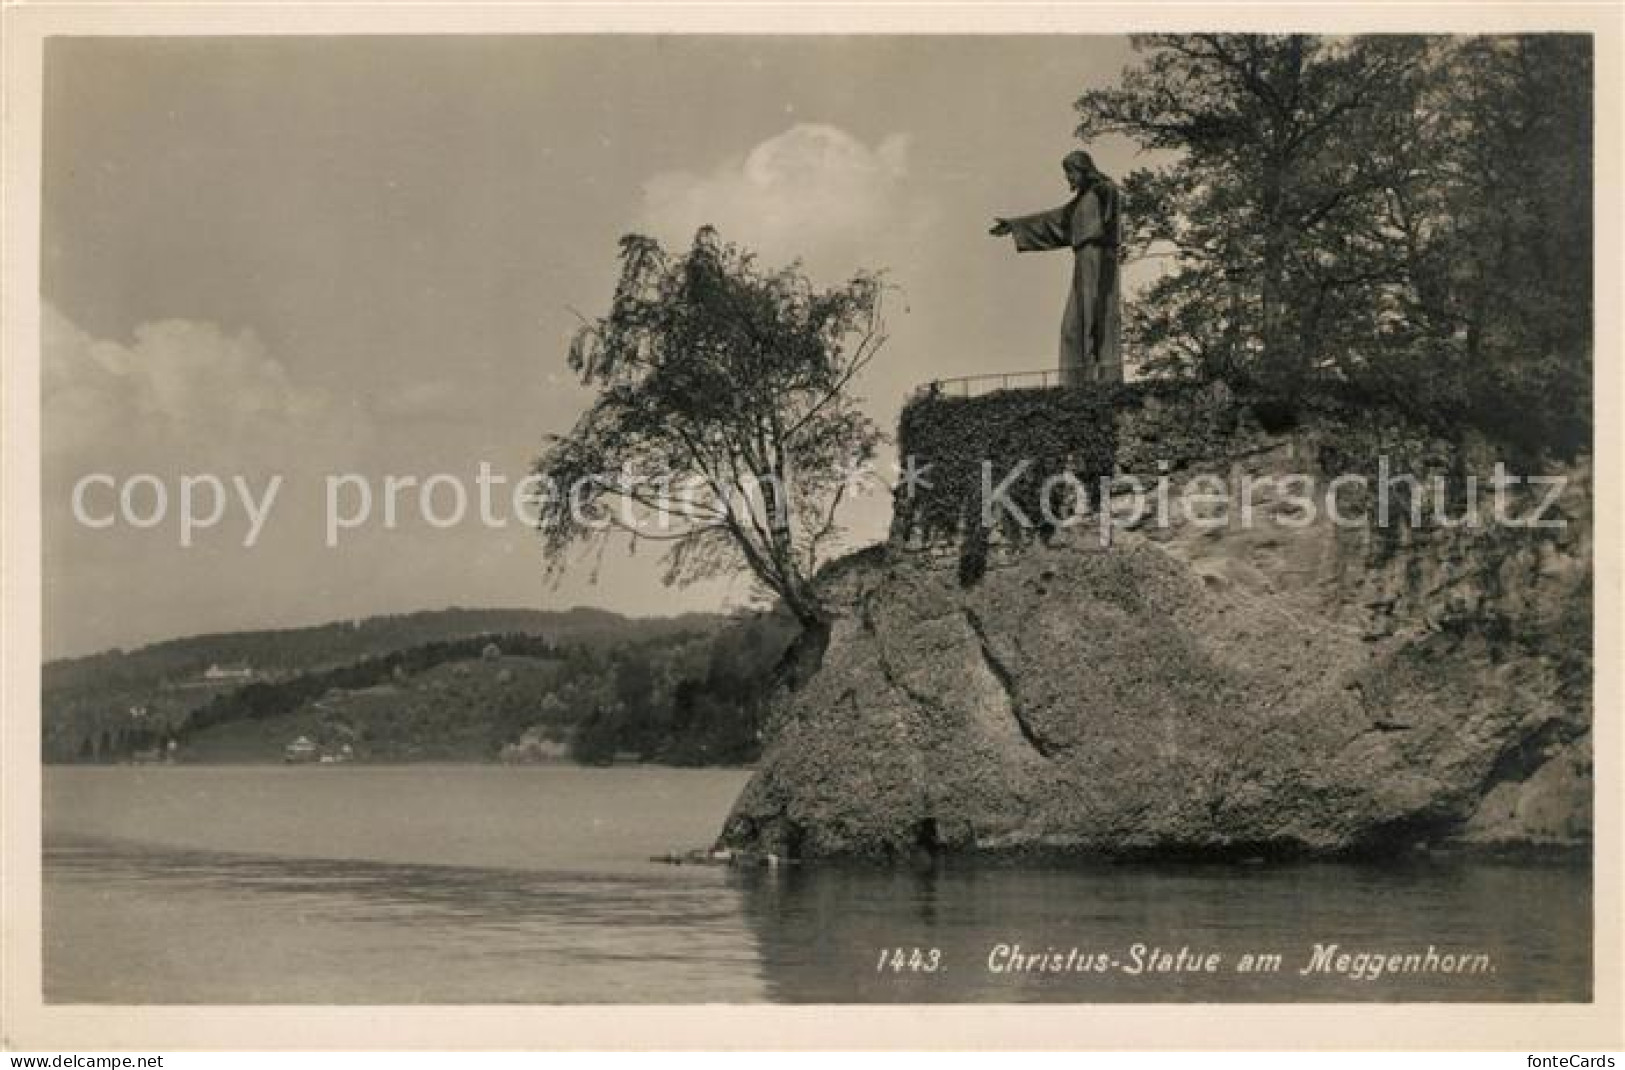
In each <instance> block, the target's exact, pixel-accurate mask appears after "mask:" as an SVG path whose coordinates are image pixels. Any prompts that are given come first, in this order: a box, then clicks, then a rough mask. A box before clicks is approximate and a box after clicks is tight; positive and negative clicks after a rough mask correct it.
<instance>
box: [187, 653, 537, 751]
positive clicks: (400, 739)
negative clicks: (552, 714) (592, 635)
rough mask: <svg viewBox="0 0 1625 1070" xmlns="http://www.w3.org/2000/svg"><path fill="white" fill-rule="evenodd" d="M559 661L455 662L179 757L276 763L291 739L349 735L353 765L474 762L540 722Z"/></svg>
mask: <svg viewBox="0 0 1625 1070" xmlns="http://www.w3.org/2000/svg"><path fill="white" fill-rule="evenodd" d="M557 674H558V663H557V662H554V661H548V660H543V659H539V658H522V657H502V658H496V659H494V660H490V661H483V660H477V661H459V662H453V663H450V664H447V665H441V666H438V667H436V668H434V669H430V670H429V671H427V672H423V673H419V674H417V675H415V676H410V677H407V678H405V679H404V680H396V681H394V682H392V683H389V684H382V685H379V686H377V687H371V688H367V689H365V690H362V691H352V692H344V693H340V694H337V695H332V696H329V697H327V698H325V699H322V700H318V702H312V703H306V704H305V705H303V706H301V707H299V708H298V709H296V710H294V711H292V712H291V713H287V714H284V715H282V716H279V717H269V718H265V719H263V720H244V721H234V722H231V723H228V724H223V725H216V726H215V727H213V728H209V729H206V730H204V731H202V732H198V733H196V734H195V735H193V736H192V737H191V738H190V739H189V740H188V742H187V746H186V749H185V751H184V752H183V757H184V758H185V760H188V761H199V762H266V761H280V760H281V758H282V750H283V748H284V747H285V746H286V745H287V744H288V743H290V742H292V741H293V740H294V739H296V738H297V737H299V736H308V737H309V738H311V739H312V740H316V741H318V742H324V743H325V742H329V741H332V742H337V741H339V740H341V739H344V738H348V737H347V736H346V735H345V734H344V731H343V728H342V727H341V726H345V727H348V728H349V729H351V730H353V733H354V743H353V746H354V748H355V751H356V754H357V757H358V758H359V759H360V760H362V761H427V760H441V761H476V760H486V759H489V758H492V757H494V756H495V755H496V753H497V751H498V750H499V749H500V747H501V745H502V743H504V742H511V741H512V740H513V739H514V738H515V737H516V736H517V735H518V734H519V732H520V731H521V730H522V729H523V728H525V727H529V726H531V725H534V724H539V723H541V722H542V721H543V720H544V719H545V715H544V714H543V713H542V712H541V701H542V699H543V697H544V696H545V695H546V694H547V693H548V691H549V689H550V687H551V685H552V683H553V681H554V679H555V678H556V676H557Z"/></svg>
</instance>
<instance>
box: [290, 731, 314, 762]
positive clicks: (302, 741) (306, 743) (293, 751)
mask: <svg viewBox="0 0 1625 1070" xmlns="http://www.w3.org/2000/svg"><path fill="white" fill-rule="evenodd" d="M320 757H321V752H320V750H319V749H318V748H317V746H316V744H315V743H313V742H312V741H311V739H310V737H309V736H300V737H299V738H298V739H296V740H294V741H293V742H292V743H289V744H288V745H287V746H286V747H283V748H282V760H283V761H285V762H314V761H316V760H317V759H319V758H320Z"/></svg>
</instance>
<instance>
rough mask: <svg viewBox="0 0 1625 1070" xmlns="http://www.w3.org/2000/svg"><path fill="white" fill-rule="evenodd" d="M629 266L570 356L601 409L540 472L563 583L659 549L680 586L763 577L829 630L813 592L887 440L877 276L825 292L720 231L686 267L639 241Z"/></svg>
mask: <svg viewBox="0 0 1625 1070" xmlns="http://www.w3.org/2000/svg"><path fill="white" fill-rule="evenodd" d="M620 261H621V273H620V280H619V282H618V283H617V285H616V287H615V295H614V297H613V299H612V301H611V303H610V308H609V312H608V313H607V314H606V315H604V316H602V317H600V318H598V319H596V320H592V321H590V322H587V323H585V324H583V326H582V327H581V328H580V330H579V331H578V332H577V333H576V335H575V337H574V339H573V340H572V342H571V345H570V356H569V360H570V367H571V369H572V370H574V371H575V372H576V373H577V374H579V375H580V376H581V380H582V382H583V383H584V384H586V385H587V386H588V387H591V388H593V389H595V390H596V391H597V397H596V399H595V400H594V401H593V403H592V405H591V406H590V407H589V408H588V410H587V412H586V413H585V414H584V415H582V417H581V418H580V419H579V420H578V421H577V423H576V425H575V427H574V428H573V429H572V430H571V431H570V433H569V434H567V435H562V436H558V435H556V436H551V437H550V439H549V441H548V445H547V448H546V450H545V451H544V452H543V454H542V456H541V457H540V458H539V459H538V460H537V461H536V464H535V468H534V472H535V474H536V475H537V476H539V477H541V479H542V481H543V489H542V492H541V494H540V495H539V498H538V506H539V509H538V513H539V516H538V528H539V529H540V531H541V534H542V537H543V539H544V542H545V545H546V549H547V552H548V556H549V567H550V569H553V570H558V569H562V568H563V567H564V566H565V564H566V563H567V561H568V553H567V552H568V551H569V550H570V549H571V547H572V546H574V545H577V544H587V545H590V546H593V547H594V548H596V549H597V550H598V551H599V552H602V550H603V549H604V548H605V547H606V546H607V545H608V543H609V542H610V541H611V540H614V539H616V538H617V537H620V536H624V537H626V538H629V539H630V540H631V542H632V544H633V545H635V544H636V543H637V542H641V541H644V540H651V541H654V542H659V543H662V544H665V545H666V547H667V551H666V557H665V563H666V569H667V571H666V580H667V582H668V583H684V582H689V581H692V580H696V579H700V578H703V577H706V576H710V575H715V574H717V573H719V572H722V571H726V570H730V569H744V570H748V571H749V573H750V574H751V575H753V576H754V577H755V578H756V580H757V581H759V583H760V584H761V586H762V587H763V588H765V589H766V591H767V592H769V593H771V594H772V595H773V596H776V597H777V598H778V599H779V600H780V601H781V602H782V603H783V604H784V606H785V608H786V609H787V610H789V612H790V613H791V614H793V615H794V616H795V618H796V619H797V620H798V621H799V622H800V623H801V624H802V625H803V627H805V628H808V629H811V630H820V629H822V627H823V625H824V621H825V614H824V609H823V607H822V606H821V605H820V604H819V599H818V595H817V592H816V591H815V590H814V588H813V584H812V578H813V575H814V574H815V572H816V570H817V568H818V566H819V565H820V564H821V563H822V557H823V554H824V552H825V551H826V550H827V549H828V548H829V547H830V545H831V543H832V542H833V541H834V539H835V538H836V537H837V536H838V534H839V532H840V527H839V525H838V523H837V518H836V514H837V511H838V510H839V508H840V505H841V501H842V498H843V496H844V495H845V493H846V490H847V487H848V483H849V480H848V479H847V475H848V473H849V472H851V471H852V470H853V469H854V467H855V466H856V465H859V464H862V463H865V462H867V461H869V460H870V459H871V458H872V456H873V454H874V451H875V447H876V445H877V444H878V442H879V439H880V433H879V430H878V429H877V428H876V427H875V426H874V424H873V422H872V421H870V420H869V419H868V418H867V417H866V416H864V415H863V414H862V413H861V412H860V411H859V410H858V407H857V399H856V398H855V397H854V396H853V395H852V384H853V380H854V379H855V378H856V376H857V375H858V373H859V372H861V371H862V370H863V368H864V367H865V366H866V365H867V364H868V363H869V361H870V360H871V359H872V358H873V357H874V355H875V353H876V352H877V351H878V350H879V348H880V346H881V345H882V344H883V343H884V341H885V335H884V329H883V323H882V320H881V316H880V305H881V291H882V287H881V284H880V282H879V280H878V278H877V277H876V276H874V275H869V274H860V275H858V276H856V277H854V278H852V279H851V280H849V281H848V282H846V283H845V284H844V285H841V286H838V287H835V288H832V289H829V290H817V289H815V288H814V287H813V286H812V284H811V283H810V282H809V281H808V279H807V278H806V277H805V276H804V275H803V274H801V272H800V271H799V270H798V269H797V268H796V267H795V266H791V267H788V268H784V269H780V270H775V271H768V270H765V269H763V268H761V267H760V266H758V264H757V262H756V259H755V257H754V256H752V255H751V254H749V253H747V252H745V251H743V250H741V249H740V248H739V247H737V246H735V245H731V244H728V243H725V242H723V241H722V240H721V239H720V238H719V237H718V236H717V234H716V232H715V231H714V230H713V229H711V228H709V227H706V228H703V229H702V230H700V232H699V233H698V234H697V235H696V236H695V239H694V243H693V245H692V247H691V248H690V249H689V250H688V252H687V253H686V254H684V255H682V256H673V255H670V254H668V253H667V252H666V251H665V250H664V249H662V248H661V246H660V245H659V244H658V243H657V242H655V241H654V240H653V239H650V238H646V237H642V236H638V235H628V236H627V237H625V238H623V239H621V253H620Z"/></svg>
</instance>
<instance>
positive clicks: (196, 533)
mask: <svg viewBox="0 0 1625 1070" xmlns="http://www.w3.org/2000/svg"><path fill="white" fill-rule="evenodd" d="M1219 21H1220V20H1218V19H1217V18H1215V19H1214V22H1215V23H1217V22H1219ZM1280 23H1281V24H1280V26H1279V27H1278V28H1277V29H1276V30H1272V31H1270V32H1263V31H1259V32H1252V31H1247V32H1237V31H1234V30H1216V31H1214V32H1203V31H1201V29H1200V26H1199V24H1197V25H1195V26H1194V27H1193V28H1189V29H1182V30H1181V31H1180V32H1127V29H1128V28H1127V27H1125V32H1116V31H1115V30H1112V29H1111V25H1110V24H1102V26H1103V27H1104V29H1094V30H1090V29H1089V27H1088V25H1087V20H1084V21H1083V23H1082V24H1080V26H1079V27H1078V28H1077V29H1076V30H1075V31H1074V32H1065V33H1061V32H1056V33H1035V32H986V33H936V32H926V31H927V30H928V27H927V26H925V25H923V24H922V25H921V26H920V27H919V32H909V33H903V32H884V33H877V32H868V33H843V32H812V33H809V32H797V33H773V32H729V33H721V32H716V33H713V32H683V33H675V32H673V33H668V32H632V33H623V32H614V33H611V32H586V33H580V32H572V33H546V32H536V33H522V32H458V33H440V32H420V31H416V30H414V31H412V32H406V31H404V30H403V31H402V32H365V33H359V32H358V33H349V32H346V33H339V32H307V31H305V30H303V29H296V28H293V27H290V29H289V30H288V31H287V32H280V31H279V32H272V33H265V32H256V33H252V34H250V33H230V32H198V33H159V34H152V33H142V34H129V35H120V34H103V33H82V34H81V33H57V34H52V35H50V36H47V37H46V38H45V39H44V41H43V45H42V54H41V58H40V65H41V66H40V71H41V76H40V85H39V87H38V89H39V95H38V101H37V104H38V113H39V114H38V123H39V137H40V141H39V155H38V161H37V164H38V182H37V186H38V209H39V218H38V228H37V229H38V234H37V238H38V252H37V270H38V287H37V289H38V316H37V325H38V337H37V376H38V378H37V405H38V458H37V480H38V483H37V487H38V494H37V496H36V499H37V500H34V501H33V502H32V503H31V506H30V507H31V508H33V509H35V510H37V522H38V525H39V528H38V540H39V542H38V548H39V554H38V557H37V560H36V561H35V562H34V565H33V567H34V568H35V569H37V575H38V590H39V612H38V620H37V622H36V623H37V632H38V646H37V648H30V649H31V651H32V653H31V656H32V657H33V658H34V659H35V660H34V663H33V665H32V667H30V666H29V665H22V666H19V665H18V664H17V661H16V659H15V658H14V657H13V658H11V660H10V661H9V662H8V664H9V665H10V667H11V670H15V672H16V673H26V674H32V673H34V672H35V671H36V670H37V677H36V676H32V675H29V676H28V677H27V678H28V680H30V681H32V680H36V679H37V685H35V684H33V683H30V684H29V691H30V695H29V698H30V700H31V701H32V699H34V698H37V702H38V706H37V712H36V711H34V710H32V709H30V710H29V712H28V714H27V715H28V717H29V718H30V719H31V721H30V728H29V731H30V732H32V731H33V728H32V724H33V723H34V719H35V718H37V725H38V735H37V757H36V755H35V754H30V753H19V752H18V751H17V750H16V749H11V750H10V751H9V752H8V753H7V755H6V759H5V760H6V763H7V765H8V766H10V767H13V768H15V767H17V766H19V765H22V764H27V765H29V766H30V767H32V766H33V765H34V763H35V762H36V761H37V763H38V766H39V768H38V778H39V779H38V785H39V790H38V805H39V814H38V852H37V861H38V867H39V884H38V896H39V916H38V919H37V922H33V923H30V924H34V925H37V930H36V934H35V935H36V936H37V943H38V969H39V977H38V986H39V991H38V992H37V993H36V998H38V999H39V1000H40V1002H41V1003H42V1004H43V1006H44V1008H45V1009H46V1010H47V1011H48V1010H50V1009H51V1008H70V1007H77V1008H92V1009H93V1008H96V1007H107V1008H127V1009H128V1008H136V1009H140V1008H149V1009H152V1008H166V1007H169V1008H173V1007H190V1008H197V1007H234V1008H247V1009H252V1008H255V1007H289V1006H293V1007H301V1006H303V1007H328V1008H343V1007H384V1006H396V1007H398V1006H402V1005H406V1006H422V1007H426V1008H427V1007H445V1006H492V1005H496V1006H505V1007H515V1008H518V1007H532V1006H564V1005H570V1006H576V1005H597V1006H604V1005H640V1006H642V1005H667V1004H676V1005H694V1004H712V1005H730V1006H731V1005H791V1006H793V1005H860V1006H891V1005H905V1004H906V1005H919V1004H955V1005H962V1006H964V1005H969V1007H968V1008H967V1010H966V1013H968V1014H974V1013H975V1010H974V1008H975V1007H979V1006H985V1005H1004V1004H1051V1005H1055V1004H1064V1005H1093V1004H1112V1005H1118V1004H1137V1005H1159V1006H1166V1007H1179V1006H1186V1005H1198V1004H1236V1005H1262V1004H1271V1005H1300V1004H1301V1005H1314V1004H1333V1005H1341V1004H1362V1005H1371V1006H1377V1007H1387V1006H1395V1005H1412V1004H1424V1005H1449V1004H1474V1005H1526V1004H1528V1005H1533V1004H1538V1005H1579V1006H1590V1005H1594V1004H1595V1001H1596V1000H1598V999H1599V997H1608V998H1617V996H1618V991H1619V990H1618V987H1617V964H1616V962H1615V959H1616V957H1617V952H1618V948H1616V947H1613V946H1611V944H1609V943H1606V942H1604V943H1599V930H1598V922H1597V919H1598V917H1599V916H1604V915H1607V914H1609V913H1610V912H1611V911H1612V910H1613V909H1617V907H1618V902H1617V897H1613V893H1609V896H1608V897H1605V898H1603V899H1600V900H1599V889H1598V886H1597V885H1596V883H1595V882H1596V876H1597V872H1598V863H1597V858H1596V857H1595V855H1594V851H1595V849H1596V848H1597V847H1598V836H1599V832H1598V830H1599V829H1602V830H1604V833H1606V832H1607V831H1608V830H1610V829H1611V830H1612V832H1613V833H1614V834H1617V833H1618V827H1617V823H1616V822H1614V818H1613V816H1612V815H1614V814H1616V813H1617V800H1615V799H1613V798H1611V797H1605V796H1599V795H1598V783H1599V777H1598V767H1599V764H1601V763H1605V762H1606V763H1611V764H1609V766H1608V768H1609V770H1610V775H1612V776H1615V777H1616V781H1610V783H1613V784H1614V786H1616V787H1617V771H1616V770H1617V763H1616V762H1615V759H1616V758H1617V754H1606V753H1605V752H1600V751H1599V750H1598V748H1597V747H1596V745H1595V744H1594V738H1593V728H1594V725H1598V724H1600V723H1602V722H1609V721H1610V720H1611V719H1613V718H1615V717H1616V715H1617V709H1614V708H1610V706H1609V705H1608V703H1607V702H1606V701H1605V700H1604V696H1603V694H1602V693H1600V692H1599V691H1598V689H1597V686H1596V683H1595V671H1596V665H1597V662H1598V661H1599V658H1605V657H1606V655H1594V651H1596V650H1598V649H1599V647H1598V646H1597V642H1596V631H1597V626H1598V623H1599V619H1600V617H1599V615H1600V614H1601V613H1602V612H1604V609H1603V607H1602V605H1601V604H1600V603H1599V602H1598V601H1597V599H1598V597H1599V593H1600V592H1601V591H1602V588H1600V587H1599V586H1598V585H1597V583H1596V569H1595V562H1594V554H1595V553H1597V552H1598V544H1599V542H1607V541H1608V539H1610V538H1612V539H1613V540H1614V542H1615V543H1617V532H1615V533H1614V535H1613V536H1607V535H1606V534H1605V533H1601V532H1598V531H1596V525H1595V524H1594V520H1593V517H1594V505H1595V499H1594V493H1595V491H1596V489H1597V487H1596V484H1597V481H1596V480H1595V478H1594V472H1595V470H1596V469H1595V465H1596V458H1597V455H1598V453H1597V451H1598V447H1597V435H1598V425H1599V423H1606V419H1607V417H1606V411H1607V410H1606V409H1605V408H1603V407H1602V406H1601V405H1600V404H1599V399H1600V395H1599V390H1600V389H1601V388H1600V387H1599V386H1598V383H1599V382H1600V380H1599V378H1598V374H1599V362H1600V361H1601V360H1602V359H1603V358H1604V356H1609V357H1611V355H1612V354H1613V353H1614V352H1616V351H1617V340H1610V341H1609V342H1608V343H1607V345H1606V346H1604V347H1603V350H1602V353H1601V354H1599V352H1598V349H1599V346H1598V331H1597V322H1596V315H1595V313H1596V307H1597V299H1596V294H1597V292H1598V290H1597V285H1598V278H1597V272H1598V271H1599V270H1600V267H1599V260H1598V235H1597V231H1596V219H1597V218H1598V217H1597V211H1598V200H1599V198H1600V199H1602V200H1603V201H1606V202H1609V203H1612V204H1613V206H1614V207H1613V209H1610V210H1617V202H1618V200H1619V189H1618V187H1617V178H1618V172H1617V169H1616V170H1614V171H1613V172H1612V174H1613V180H1614V182H1615V183H1616V184H1615V185H1612V186H1610V187H1608V188H1603V187H1599V186H1598V184H1597V178H1596V176H1597V174H1598V172H1597V164H1598V142H1597V138H1598V135H1597V130H1598V122H1599V101H1598V95H1597V94H1598V84H1599V83H1598V63H1599V51H1598V49H1599V39H1598V38H1597V37H1596V35H1594V34H1592V33H1589V32H1578V31H1574V30H1569V29H1561V28H1554V29H1549V30H1546V29H1543V30H1538V31H1535V30H1530V31H1518V32H1498V31H1494V32H1469V30H1470V28H1471V27H1470V26H1469V25H1468V24H1467V23H1465V22H1464V23H1463V24H1462V27H1461V30H1460V32H1347V33H1343V32H1325V33H1322V32H1299V31H1298V29H1297V28H1296V27H1294V26H1293V25H1292V24H1291V22H1290V20H1288V19H1284V18H1283V19H1281V20H1280ZM1083 31H1088V32H1083ZM1108 31H1109V32H1108ZM1615 44H1616V45H1617V42H1615ZM1616 73H1617V72H1616ZM1614 125H1615V126H1617V117H1616V119H1615V120H1614ZM1611 144H1612V142H1611ZM1611 166H1612V164H1611ZM1609 240H1610V242H1612V240H1613V238H1612V236H1610V238H1609ZM1609 248H1611V249H1616V250H1617V245H1612V244H1611V245H1610V246H1609ZM1610 268H1612V265H1610ZM8 284H9V282H8ZM30 300H32V298H30ZM28 359H32V358H28ZM6 365H7V370H8V375H9V374H11V372H12V371H13V359H12V357H10V356H8V357H7V359H6ZM25 382H29V381H25ZM14 385H15V381H13V382H11V383H9V384H8V389H10V387H11V386H14ZM27 403H28V404H29V405H30V406H31V405H33V403H34V402H33V401H32V400H29V401H28V402H27ZM1594 414H1602V415H1594ZM9 448H10V446H9V445H8V449H9ZM31 478H33V477H31ZM13 490H15V487H13ZM1599 535H1601V536H1602V537H1601V538H1599ZM1615 548H1616V549H1617V546H1616V547H1615ZM1617 578H1618V577H1617V575H1616V576H1615V577H1614V582H1615V586H1616V587H1617ZM1614 593H1615V594H1617V591H1615V592H1614ZM10 644H11V640H8V646H9V645H10ZM1616 654H1617V651H1616ZM8 656H9V655H8ZM8 677H10V678H9V679H8V686H15V685H17V684H21V683H23V682H25V681H24V678H23V676H20V675H13V673H12V672H11V671H10V670H8ZM22 715H23V714H22V712H21V708H20V707H18V706H16V705H15V704H14V705H12V706H8V710H7V719H8V722H10V721H12V720H13V719H14V718H15V717H20V716H22ZM1616 729H1617V726H1614V727H1610V728H1607V729H1606V731H1608V732H1610V733H1613V732H1615V731H1616ZM1601 731H1603V729H1599V733H1600V732H1601ZM11 738H15V737H11ZM28 738H29V739H30V740H33V739H35V738H36V737H33V736H30V737H28ZM1608 738H1609V739H1612V740H1615V741H1616V742H1617V734H1611V735H1609V736H1608ZM30 749H32V745H31V746H30ZM14 842H15V841H14ZM1613 846H1617V844H1616V845H1613ZM1615 879H1617V872H1616V873H1615ZM1616 923H1617V917H1616V919H1615V922H1610V923H1608V924H1609V926H1610V927H1609V928H1608V930H1607V931H1608V932H1609V933H1612V934H1613V936H1614V937H1617V924H1616ZM8 924H9V923H8ZM1617 1012H1618V1008H1617V1007H1616V1008H1615V1009H1614V1013H1615V1015H1616V1017H1615V1018H1614V1019H1613V1022H1614V1028H1615V1030H1616V1034H1617V1029H1618V1018H1617ZM1492 1013H1493V1012H1492ZM603 1040H604V1042H605V1043H606V1044H613V1043H615V1040H614V1038H612V1037H605V1038H603ZM1077 1041H1078V1042H1080V1043H1081V1042H1083V1038H1077ZM287 1042H288V1043H292V1044H297V1043H298V1041H297V1038H292V1037H290V1038H288V1041H287ZM1370 1043H1371V1044H1373V1045H1377V1046H1380V1045H1381V1043H1382V1038H1381V1037H1378V1036H1373V1037H1372V1038H1370ZM1450 1043H1470V1040H1469V1039H1466V1038H1456V1039H1452V1040H1451V1041H1450ZM1548 1046H1550V1045H1548ZM1531 1050H1534V1049H1533V1048H1531Z"/></svg>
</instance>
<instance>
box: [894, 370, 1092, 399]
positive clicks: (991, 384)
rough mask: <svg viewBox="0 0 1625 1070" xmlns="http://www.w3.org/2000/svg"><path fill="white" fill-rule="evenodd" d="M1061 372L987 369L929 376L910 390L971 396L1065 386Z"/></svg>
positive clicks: (930, 394) (926, 394)
mask: <svg viewBox="0 0 1625 1070" xmlns="http://www.w3.org/2000/svg"><path fill="white" fill-rule="evenodd" d="M1066 385H1067V384H1066V383H1064V382H1062V381H1061V372H1060V371H1059V369H1056V368H1045V369H1044V370H1042V371H1031V372H990V373H988V374H986V375H961V376H958V377H956V378H953V379H933V380H932V381H931V382H929V383H924V384H922V385H921V386H920V387H918V388H917V389H916V390H915V391H914V392H915V394H916V395H918V396H922V397H924V396H930V397H952V398H971V397H976V396H978V395H980V394H991V393H992V392H993V391H995V390H1048V389H1053V388H1058V387H1063V386H1066Z"/></svg>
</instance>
